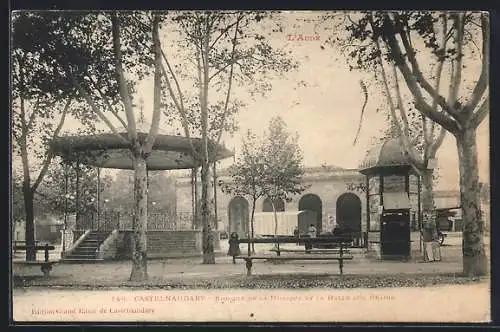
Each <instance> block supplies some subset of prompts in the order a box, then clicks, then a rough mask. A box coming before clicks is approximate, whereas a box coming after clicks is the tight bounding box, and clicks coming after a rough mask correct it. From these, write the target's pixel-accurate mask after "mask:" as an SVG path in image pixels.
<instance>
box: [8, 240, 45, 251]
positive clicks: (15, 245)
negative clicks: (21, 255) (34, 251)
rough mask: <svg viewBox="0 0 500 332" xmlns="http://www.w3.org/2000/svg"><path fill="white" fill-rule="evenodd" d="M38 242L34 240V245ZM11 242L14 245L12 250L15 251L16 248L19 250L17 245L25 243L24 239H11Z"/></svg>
mask: <svg viewBox="0 0 500 332" xmlns="http://www.w3.org/2000/svg"><path fill="white" fill-rule="evenodd" d="M39 242H40V241H35V245H38V243H39ZM12 244H13V245H14V246H13V249H14V252H17V251H18V250H20V249H19V247H21V246H23V245H24V246H25V245H26V244H27V243H26V241H24V240H14V241H12Z"/></svg>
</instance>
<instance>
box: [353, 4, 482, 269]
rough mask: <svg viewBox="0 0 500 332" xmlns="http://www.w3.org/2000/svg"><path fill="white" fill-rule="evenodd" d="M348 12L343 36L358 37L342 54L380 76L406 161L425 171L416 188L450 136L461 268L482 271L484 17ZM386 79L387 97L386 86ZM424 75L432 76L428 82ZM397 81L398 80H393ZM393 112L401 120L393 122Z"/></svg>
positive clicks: (475, 14) (427, 184)
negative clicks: (416, 145) (417, 126)
mask: <svg viewBox="0 0 500 332" xmlns="http://www.w3.org/2000/svg"><path fill="white" fill-rule="evenodd" d="M356 16H357V17H355V18H354V19H353V18H351V17H350V15H347V19H348V20H349V23H347V27H346V31H347V34H348V35H349V36H350V37H351V40H355V41H357V42H358V44H357V45H354V48H353V49H351V51H350V53H349V56H350V57H351V58H353V59H354V60H355V63H356V68H360V69H364V70H370V69H372V68H374V67H377V66H378V67H379V70H380V75H381V80H380V81H381V83H382V84H383V85H384V91H385V93H386V94H387V99H388V104H389V110H390V112H391V118H392V119H393V121H394V122H395V124H396V125H395V126H394V128H395V129H396V130H397V132H398V136H399V137H400V139H401V144H402V145H403V147H404V150H405V152H407V153H408V155H409V157H410V158H411V159H412V164H413V166H415V168H416V169H417V170H422V173H424V175H425V174H427V176H423V178H422V179H423V184H424V185H423V187H428V188H431V187H432V183H431V182H432V181H429V180H431V179H430V177H429V176H428V173H429V170H427V166H428V161H429V160H430V159H431V158H434V155H435V153H436V149H437V148H438V147H439V146H440V144H441V142H442V140H443V138H444V134H445V133H446V131H447V132H449V133H451V134H453V135H454V136H455V139H456V143H457V148H458V149H457V150H458V157H459V170H460V192H461V207H462V213H463V219H464V221H465V225H464V228H463V248H462V249H463V269H464V273H465V274H467V275H471V276H473V275H484V274H486V273H487V268H486V267H487V262H486V255H485V250H484V242H483V233H484V230H483V221H482V218H481V210H480V195H479V194H480V185H479V178H478V162H477V147H476V130H477V127H478V126H479V125H480V124H481V122H482V121H483V120H484V119H485V118H486V116H487V115H488V114H489V97H488V95H489V92H488V83H489V82H488V81H489V52H490V51H489V43H490V41H489V38H490V31H489V30H490V26H489V17H488V14H487V13H484V12H483V13H481V12H431V11H427V12H422V11H408V12H399V11H394V12H363V13H359V14H357V15H356ZM478 41H480V42H481V45H480V46H478V43H477V42H478ZM359 42H363V43H364V44H363V45H360V44H359ZM476 51H478V52H476ZM476 53H480V56H476ZM386 68H388V70H387V71H386ZM444 68H446V69H444ZM446 72H447V73H448V78H447V80H445V82H447V83H448V89H447V92H448V93H447V96H446V95H445V94H444V93H443V91H442V90H441V89H440V81H441V75H442V73H446ZM389 78H390V79H389ZM465 78H467V79H465ZM391 80H392V86H393V87H394V90H393V93H392V94H393V95H394V96H395V101H394V99H393V97H391V92H390V90H391V89H390V87H389V83H390V81H391ZM431 80H435V84H432V83H431ZM399 81H402V82H404V84H401V85H400V83H399ZM403 87H404V88H406V89H407V90H406V94H407V95H409V96H410V97H411V98H412V99H413V100H412V102H413V107H414V109H415V110H417V111H418V112H419V113H420V115H421V117H420V118H421V124H422V125H421V128H422V134H421V135H420V136H423V142H424V144H423V153H422V155H423V158H422V159H421V160H418V158H417V156H416V153H413V152H412V150H411V142H410V139H409V138H410V137H411V136H410V131H409V128H410V125H409V121H408V114H407V112H406V111H405V108H404V104H403V100H404V98H403V93H404V92H403V91H402V88H403ZM398 113H399V116H398ZM398 117H399V118H400V119H401V120H396V119H398ZM399 121H401V123H399ZM429 121H431V122H430V123H429ZM434 124H438V125H439V126H440V127H441V128H442V129H441V130H439V131H438V134H437V135H435V134H434V133H435V132H434V131H433V128H434ZM436 127H437V126H436ZM429 128H431V129H430V130H429ZM427 191H429V190H427ZM425 205H426V204H425V203H424V206H425ZM426 212H427V213H426ZM428 212H429V211H425V208H424V214H427V215H428V216H429V213H428ZM424 219H426V217H424ZM432 219H433V218H432V216H431V218H430V220H432Z"/></svg>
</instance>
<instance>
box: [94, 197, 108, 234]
mask: <svg viewBox="0 0 500 332" xmlns="http://www.w3.org/2000/svg"><path fill="white" fill-rule="evenodd" d="M108 202H109V199H108V198H105V199H104V200H103V202H102V203H103V204H102V212H103V215H104V223H106V203H108ZM97 228H99V224H98V225H97Z"/></svg>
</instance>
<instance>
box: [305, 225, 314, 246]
mask: <svg viewBox="0 0 500 332" xmlns="http://www.w3.org/2000/svg"><path fill="white" fill-rule="evenodd" d="M307 234H308V235H309V237H310V238H315V237H316V227H315V226H314V224H311V226H309V228H308V229H307ZM311 249H312V243H308V244H307V245H306V253H309V252H310V250H311Z"/></svg>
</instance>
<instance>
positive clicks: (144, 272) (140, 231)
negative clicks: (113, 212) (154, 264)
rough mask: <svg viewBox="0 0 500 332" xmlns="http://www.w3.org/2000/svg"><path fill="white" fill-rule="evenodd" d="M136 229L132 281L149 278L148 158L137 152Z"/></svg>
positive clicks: (133, 243)
mask: <svg viewBox="0 0 500 332" xmlns="http://www.w3.org/2000/svg"><path fill="white" fill-rule="evenodd" d="M134 171H135V172H134V199H135V211H134V212H135V214H134V229H133V232H134V233H133V236H132V272H131V273H130V281H144V280H147V279H148V268H147V263H148V262H147V230H148V184H147V166H146V159H145V158H144V156H142V154H140V153H136V154H135V157H134Z"/></svg>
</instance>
